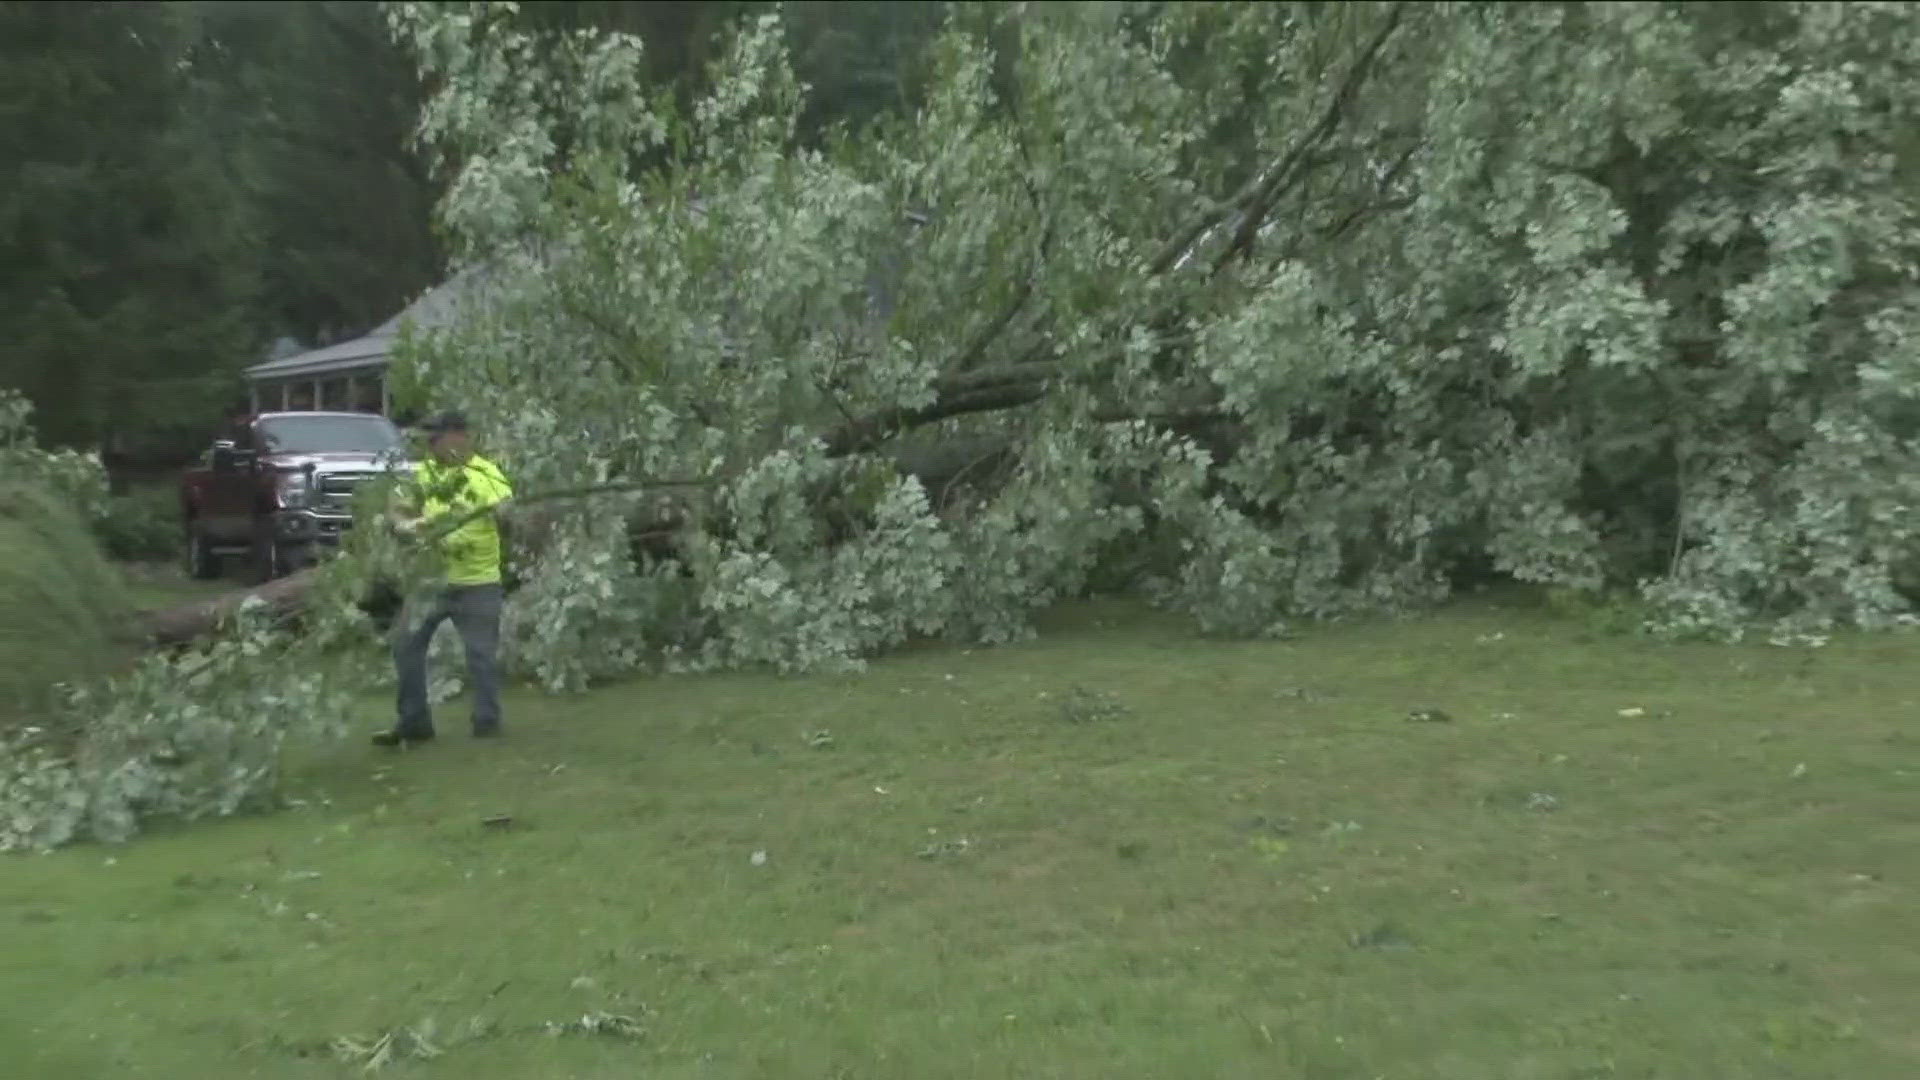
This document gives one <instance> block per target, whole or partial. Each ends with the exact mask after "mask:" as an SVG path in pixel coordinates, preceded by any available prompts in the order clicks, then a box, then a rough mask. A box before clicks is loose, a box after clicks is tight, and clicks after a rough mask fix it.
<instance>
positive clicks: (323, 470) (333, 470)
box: [180, 412, 407, 582]
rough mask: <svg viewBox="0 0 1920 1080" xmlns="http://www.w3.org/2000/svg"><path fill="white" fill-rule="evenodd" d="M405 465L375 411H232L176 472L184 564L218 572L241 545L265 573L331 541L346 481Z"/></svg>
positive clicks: (349, 513) (285, 568)
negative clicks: (192, 463)
mask: <svg viewBox="0 0 1920 1080" xmlns="http://www.w3.org/2000/svg"><path fill="white" fill-rule="evenodd" d="M405 468H407V461H406V443H405V440H404V439H403V438H402V436H401V433H400V429H399V428H397V427H395V426H394V425H393V422H392V421H391V420H388V419H387V418H386V417H384V416H379V415H377V414H372V413H346V412H277V413H262V414H260V415H257V416H251V417H247V418H245V419H243V420H239V421H237V422H236V423H235V424H234V425H233V428H232V430H230V431H228V432H226V433H225V434H224V437H222V438H220V439H216V440H215V441H214V443H213V446H212V447H211V448H210V449H209V450H208V451H207V452H206V453H205V454H204V455H203V456H202V458H201V461H200V464H199V465H198V466H197V467H195V468H193V469H190V470H188V471H187V473H186V475H184V476H183V477H182V478H181V481H180V512H181V522H182V526H183V529H184V533H185V547H186V564H187V572H188V573H189V574H191V575H192V576H194V577H196V578H203V579H204V578H217V577H219V576H220V573H221V567H222V564H221V560H222V558H223V557H225V556H228V555H245V556H246V557H247V558H248V560H249V562H250V564H251V566H252V567H253V576H254V578H255V579H256V580H258V581H262V582H264V581H271V580H273V579H274V578H277V577H281V576H283V575H285V574H287V573H290V572H291V571H293V570H295V569H298V568H299V567H301V566H303V565H306V564H308V563H311V562H312V561H314V560H315V559H316V558H318V557H319V556H320V555H321V554H323V553H324V552H326V551H327V550H329V549H331V548H335V547H337V546H338V545H339V542H340V536H341V534H342V533H343V532H345V531H346V530H347V529H348V528H350V527H351V526H352V524H353V494H354V490H355V488H357V487H358V486H359V485H360V484H362V483H364V482H366V481H367V480H368V479H370V478H372V477H375V476H378V475H380V474H381V473H383V472H387V471H390V470H400V469H405Z"/></svg>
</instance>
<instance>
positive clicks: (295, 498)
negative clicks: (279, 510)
mask: <svg viewBox="0 0 1920 1080" xmlns="http://www.w3.org/2000/svg"><path fill="white" fill-rule="evenodd" d="M311 488H312V479H311V478H310V477H309V476H308V475H307V474H306V473H304V472H290V473H282V474H280V479H279V480H278V481H276V482H275V484H274V494H275V495H277V496H278V497H279V499H280V505H281V506H282V507H285V508H286V509H288V510H298V509H299V508H301V507H303V506H305V505H307V495H308V493H309V491H310V490H311Z"/></svg>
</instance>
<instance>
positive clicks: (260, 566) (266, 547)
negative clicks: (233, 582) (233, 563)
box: [253, 529, 287, 585]
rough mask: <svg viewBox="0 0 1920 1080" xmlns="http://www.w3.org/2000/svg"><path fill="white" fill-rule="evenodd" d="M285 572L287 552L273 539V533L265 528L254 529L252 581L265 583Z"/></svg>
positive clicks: (260, 583)
mask: <svg viewBox="0 0 1920 1080" xmlns="http://www.w3.org/2000/svg"><path fill="white" fill-rule="evenodd" d="M286 573H287V553H286V550H285V549H284V548H282V547H281V546H280V541H278V540H276V539H274V536H273V533H272V532H270V531H267V530H265V529H256V530H255V531H254V534H253V577H254V582H255V583H256V584H259V585H265V584H266V583H267V582H269V581H273V580H274V579H276V578H281V577H285V576H286Z"/></svg>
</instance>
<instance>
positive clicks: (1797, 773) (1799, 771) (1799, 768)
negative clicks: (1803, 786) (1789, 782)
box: [1787, 761, 1807, 780]
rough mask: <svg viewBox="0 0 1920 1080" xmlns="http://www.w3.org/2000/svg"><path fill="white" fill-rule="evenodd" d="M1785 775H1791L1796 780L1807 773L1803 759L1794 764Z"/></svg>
mask: <svg viewBox="0 0 1920 1080" xmlns="http://www.w3.org/2000/svg"><path fill="white" fill-rule="evenodd" d="M1787 775H1788V776H1790V777H1792V778H1793V779H1795V780H1798V779H1800V778H1801V777H1803V776H1805V775H1807V763H1806V762H1804V761H1803V762H1801V763H1800V764H1798V765H1795V766H1794V767H1793V771H1792V772H1790V773H1788V774H1787Z"/></svg>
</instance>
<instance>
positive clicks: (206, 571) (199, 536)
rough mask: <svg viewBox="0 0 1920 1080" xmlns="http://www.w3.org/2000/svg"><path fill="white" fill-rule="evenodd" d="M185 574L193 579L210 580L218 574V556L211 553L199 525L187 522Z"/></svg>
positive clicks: (211, 550) (210, 548) (211, 549)
mask: <svg viewBox="0 0 1920 1080" xmlns="http://www.w3.org/2000/svg"><path fill="white" fill-rule="evenodd" d="M186 548H187V551H186V554H187V568H186V569H187V576H188V577H190V578H193V579H194V580H195V581H212V580H213V579H214V578H217V577H219V576H220V557H219V556H218V555H215V554H214V553H213V548H212V547H211V546H210V545H208V543H207V538H206V535H205V534H203V533H202V532H201V531H200V526H198V525H197V524H195V523H193V522H192V521H189V522H187V544H186Z"/></svg>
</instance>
